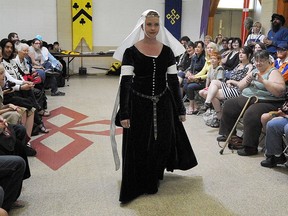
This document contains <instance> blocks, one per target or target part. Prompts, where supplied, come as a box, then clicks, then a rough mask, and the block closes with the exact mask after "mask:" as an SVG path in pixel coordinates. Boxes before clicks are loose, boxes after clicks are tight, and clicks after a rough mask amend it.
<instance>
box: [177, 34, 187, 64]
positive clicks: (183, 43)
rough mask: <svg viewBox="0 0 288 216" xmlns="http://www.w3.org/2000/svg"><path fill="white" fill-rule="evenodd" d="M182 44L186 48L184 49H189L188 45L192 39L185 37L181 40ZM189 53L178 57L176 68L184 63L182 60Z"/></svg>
mask: <svg viewBox="0 0 288 216" xmlns="http://www.w3.org/2000/svg"><path fill="white" fill-rule="evenodd" d="M179 41H180V43H181V44H182V45H183V46H184V48H185V49H186V48H187V43H188V42H189V41H190V38H189V37H188V36H183V37H181V38H180V40H179ZM186 54H187V53H186V52H185V53H183V54H181V55H180V56H177V57H176V66H178V65H179V63H180V62H181V61H182V59H183V58H184V56H185V55H186Z"/></svg>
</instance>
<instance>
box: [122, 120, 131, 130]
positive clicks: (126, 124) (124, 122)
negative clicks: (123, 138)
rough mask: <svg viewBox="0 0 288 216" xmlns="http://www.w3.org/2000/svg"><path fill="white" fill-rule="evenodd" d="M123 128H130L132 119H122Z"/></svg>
mask: <svg viewBox="0 0 288 216" xmlns="http://www.w3.org/2000/svg"><path fill="white" fill-rule="evenodd" d="M120 123H121V125H122V127H123V128H130V119H124V120H122V121H120Z"/></svg>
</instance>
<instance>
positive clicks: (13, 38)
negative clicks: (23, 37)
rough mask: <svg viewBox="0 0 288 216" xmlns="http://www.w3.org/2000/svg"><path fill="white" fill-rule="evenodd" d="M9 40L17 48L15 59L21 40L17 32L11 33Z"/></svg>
mask: <svg viewBox="0 0 288 216" xmlns="http://www.w3.org/2000/svg"><path fill="white" fill-rule="evenodd" d="M8 39H9V40H10V41H12V43H13V45H14V47H15V50H14V57H15V56H16V55H17V50H16V47H17V46H18V44H19V43H20V39H19V36H18V34H17V33H16V32H11V33H9V34H8Z"/></svg>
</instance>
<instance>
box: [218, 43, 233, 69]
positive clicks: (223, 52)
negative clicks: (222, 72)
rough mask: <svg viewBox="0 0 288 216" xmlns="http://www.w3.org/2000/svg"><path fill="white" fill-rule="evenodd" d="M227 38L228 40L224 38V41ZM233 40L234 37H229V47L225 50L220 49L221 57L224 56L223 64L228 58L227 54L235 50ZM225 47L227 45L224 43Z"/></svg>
mask: <svg viewBox="0 0 288 216" xmlns="http://www.w3.org/2000/svg"><path fill="white" fill-rule="evenodd" d="M225 40H226V39H224V41H223V43H225ZM232 41H233V38H228V39H227V49H226V50H225V51H224V50H223V51H220V53H221V58H222V59H221V64H223V62H224V59H225V58H226V56H227V55H228V54H230V53H231V52H232V51H233V47H232ZM223 47H225V44H224V45H223Z"/></svg>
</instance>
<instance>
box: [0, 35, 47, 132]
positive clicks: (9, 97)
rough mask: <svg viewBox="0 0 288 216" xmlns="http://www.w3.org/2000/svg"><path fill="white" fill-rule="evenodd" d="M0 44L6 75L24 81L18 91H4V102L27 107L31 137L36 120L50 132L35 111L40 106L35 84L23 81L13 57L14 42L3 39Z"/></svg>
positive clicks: (42, 127)
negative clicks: (35, 93) (35, 92)
mask: <svg viewBox="0 0 288 216" xmlns="http://www.w3.org/2000/svg"><path fill="white" fill-rule="evenodd" d="M0 46H1V47H2V54H3V59H2V64H3V66H4V68H5V77H6V78H7V77H8V76H7V74H9V76H11V77H13V78H14V80H19V81H20V82H22V84H21V85H20V86H19V87H18V91H10V90H6V91H4V98H3V99H4V100H3V104H5V105H7V104H13V105H16V106H19V107H24V108H25V111H26V112H25V114H26V115H27V118H26V119H27V123H26V126H28V125H27V124H29V127H27V128H26V129H27V133H28V136H29V137H31V134H32V129H31V124H32V128H33V123H34V122H35V123H36V125H37V126H39V127H40V128H41V132H43V133H48V130H47V129H46V128H45V126H44V124H43V122H42V119H41V117H40V116H39V115H38V113H37V112H35V113H34V111H35V108H37V107H38V106H39V105H38V104H37V101H36V99H35V96H34V94H33V91H32V89H33V87H34V84H33V83H32V82H28V81H25V82H24V81H23V78H22V76H21V74H20V72H19V68H18V66H17V64H16V62H15V61H14V60H13V59H12V58H13V53H14V52H13V49H14V46H13V44H12V42H11V41H10V40H8V39H3V40H1V42H0ZM14 80H13V81H14ZM15 82H16V81H15ZM6 83H7V82H6ZM4 85H5V83H4ZM34 117H35V118H34ZM28 120H29V121H28ZM30 120H31V121H30ZM28 122H29V123H28ZM30 123H31V124H30Z"/></svg>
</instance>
